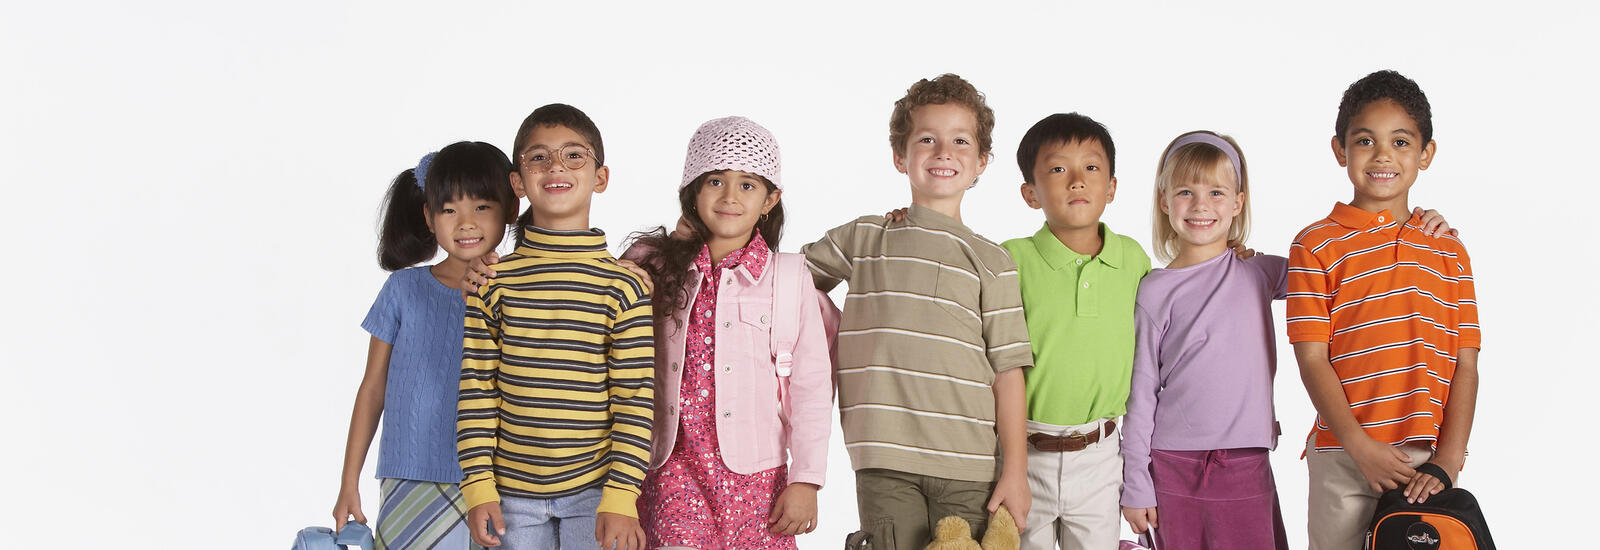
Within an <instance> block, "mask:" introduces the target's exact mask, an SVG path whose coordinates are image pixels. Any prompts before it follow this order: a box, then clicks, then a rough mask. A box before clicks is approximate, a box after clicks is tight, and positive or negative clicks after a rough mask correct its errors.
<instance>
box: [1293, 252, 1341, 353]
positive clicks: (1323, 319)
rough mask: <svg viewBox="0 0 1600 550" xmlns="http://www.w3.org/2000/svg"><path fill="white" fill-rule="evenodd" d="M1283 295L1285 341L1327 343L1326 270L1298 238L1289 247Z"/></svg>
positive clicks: (1330, 297) (1328, 296) (1330, 335)
mask: <svg viewBox="0 0 1600 550" xmlns="http://www.w3.org/2000/svg"><path fill="white" fill-rule="evenodd" d="M1288 265H1289V267H1288V268H1287V270H1286V272H1287V278H1288V280H1287V281H1286V286H1287V288H1286V289H1285V290H1287V292H1286V293H1285V295H1286V296H1287V299H1288V304H1287V305H1286V306H1285V307H1284V311H1285V317H1286V319H1285V323H1284V324H1285V325H1286V327H1287V328H1286V330H1285V332H1286V333H1288V335H1289V342H1291V343H1300V342H1328V341H1330V340H1331V339H1332V338H1333V329H1332V324H1331V323H1330V318H1331V317H1330V316H1331V314H1330V313H1329V310H1330V307H1331V306H1330V304H1331V303H1332V301H1333V290H1332V289H1331V288H1329V284H1328V271H1327V268H1326V267H1324V266H1323V265H1322V260H1321V259H1320V258H1318V257H1317V255H1316V254H1313V253H1312V252H1311V249H1309V248H1307V247H1306V246H1305V245H1304V244H1302V243H1301V242H1300V241H1295V243H1294V244H1292V245H1290V246H1289V263H1288Z"/></svg>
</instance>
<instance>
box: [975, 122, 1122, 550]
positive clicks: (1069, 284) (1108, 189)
mask: <svg viewBox="0 0 1600 550" xmlns="http://www.w3.org/2000/svg"><path fill="white" fill-rule="evenodd" d="M1115 155H1116V146H1115V144H1113V143H1112V141H1111V133H1110V132H1108V131H1107V130H1106V127H1105V126H1103V125H1101V124H1100V123H1098V122H1095V121H1094V120H1093V119H1091V118H1089V117H1086V116H1083V115H1080V114H1077V113H1071V114H1054V115H1050V116H1048V117H1045V118H1044V119H1043V120H1040V121H1039V122H1038V123H1037V124H1034V125H1033V127H1032V128H1030V129H1028V133H1027V134H1026V135H1024V136H1023V137H1022V143H1021V144H1019V145H1018V146H1017V167H1018V168H1019V169H1021V170H1022V174H1023V181H1024V183H1023V184H1022V198H1023V200H1025V201H1027V203H1028V206H1030V207H1032V208H1036V209H1042V210H1044V217H1045V223H1044V227H1043V228H1040V229H1039V232H1038V233H1035V234H1034V235H1033V236H1032V237H1022V238H1018V239H1012V240H1009V241H1006V242H1005V243H1004V244H1003V246H1004V247H1005V248H1006V250H1008V251H1010V252H1011V258H1012V260H1014V261H1015V262H1016V264H1017V269H1018V271H1019V273H1020V277H1019V278H1020V283H1021V286H1022V304H1023V312H1024V315H1025V316H1026V318H1027V324H1028V338H1029V340H1030V341H1031V342H1032V345H1033V367H1032V368H1030V369H1028V370H1027V372H1026V373H1025V374H1026V388H1027V389H1026V392H1027V396H1028V422H1027V427H1028V434H1029V435H1028V443H1029V445H1028V485H1029V488H1030V489H1031V490H1032V493H1033V507H1032V509H1031V510H1030V511H1029V512H1028V519H1027V522H1026V525H1027V527H1026V530H1025V531H1024V533H1023V547H1025V548H1056V547H1057V545H1058V544H1059V545H1060V547H1062V548H1115V547H1116V546H1117V539H1118V536H1119V535H1120V534H1121V527H1122V526H1121V520H1122V515H1121V512H1120V509H1119V508H1118V501H1119V499H1120V498H1121V491H1122V456H1121V454H1120V447H1119V446H1118V443H1117V439H1118V433H1117V425H1116V422H1115V419H1116V417H1118V416H1121V415H1122V414H1123V413H1124V412H1126V410H1127V401H1128V386H1129V380H1130V379H1131V378H1132V376H1133V338H1134V337H1133V309H1134V299H1135V298H1137V296H1138V291H1139V279H1141V278H1143V277H1144V275H1145V273H1148V272H1149V271H1150V257H1149V256H1147V255H1145V253H1144V249H1143V248H1141V247H1140V246H1139V243H1138V242H1135V241H1134V240H1133V239H1131V238H1128V237H1125V236H1123V235H1118V234H1116V233H1112V232H1111V229H1110V228H1108V227H1106V224H1104V223H1101V222H1100V215H1101V214H1102V213H1104V212H1105V209H1106V205H1107V204H1109V203H1110V202H1111V200H1112V199H1113V198H1115V197H1116V193H1117V178H1116V158H1115ZM1068 476H1070V479H1069V477H1068ZM1069 541H1071V542H1069Z"/></svg>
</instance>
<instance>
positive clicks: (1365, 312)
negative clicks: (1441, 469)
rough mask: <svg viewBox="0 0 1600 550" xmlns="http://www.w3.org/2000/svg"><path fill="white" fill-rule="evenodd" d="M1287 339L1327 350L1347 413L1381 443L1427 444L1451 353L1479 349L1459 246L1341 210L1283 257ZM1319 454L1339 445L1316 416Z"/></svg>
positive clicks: (1385, 215) (1384, 217) (1449, 374)
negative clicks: (1285, 259) (1320, 344)
mask: <svg viewBox="0 0 1600 550" xmlns="http://www.w3.org/2000/svg"><path fill="white" fill-rule="evenodd" d="M1287 312H1288V330H1287V332H1288V333H1289V341H1290V342H1294V343H1299V342H1327V343H1328V359H1329V361H1330V362H1331V363H1332V364H1333V371H1334V373H1335V374H1336V375H1338V377H1339V382H1340V384H1342V385H1343V386H1344V395H1345V398H1346V400H1347V401H1349V403H1350V409H1351V412H1353V413H1355V417H1356V421H1357V422H1360V423H1361V427H1362V429H1364V430H1366V433H1367V435H1369V436H1371V437H1372V438H1373V439H1376V440H1378V441H1380V442H1383V443H1388V444H1391V445H1399V444H1402V443H1408V442H1414V441H1418V442H1420V441H1426V442H1429V443H1430V444H1432V443H1433V442H1436V441H1438V439H1439V424H1440V422H1442V421H1443V420H1444V406H1445V403H1446V402H1447V401H1449V399H1450V380H1451V379H1452V378H1453V377H1454V376H1455V370H1456V354H1457V351H1458V350H1460V349H1461V348H1477V347H1479V341H1480V340H1479V331H1478V302H1477V298H1476V294H1475V293H1474V291H1473V281H1472V264H1471V262H1470V261H1469V260H1468V258H1467V250H1466V247H1465V246H1463V245H1462V244H1461V241H1460V240H1459V239H1456V238H1455V237H1454V236H1451V235H1443V236H1439V237H1429V236H1427V235H1424V234H1423V233H1422V227H1421V225H1420V220H1418V219H1417V218H1412V219H1410V220H1407V221H1405V223H1403V224H1402V223H1400V221H1399V220H1396V219H1394V216H1393V215H1392V214H1390V213H1389V211H1387V210H1385V211H1383V212H1377V213H1374V212H1367V211H1365V210H1361V209H1359V208H1356V207H1353V206H1350V205H1347V204H1344V203H1339V204H1335V205H1334V207H1333V213H1331V214H1328V217H1327V218H1323V219H1322V220H1320V221H1318V222H1317V223H1314V224H1312V225H1311V226H1309V227H1307V228H1305V230H1303V231H1301V232H1300V235H1299V236H1297V237H1295V241H1294V244H1293V245H1291V247H1290V249H1289V298H1288V305H1287ZM1311 435H1312V437H1315V438H1316V440H1315V442H1314V444H1313V448H1315V449H1316V450H1317V451H1328V450H1336V449H1339V448H1340V445H1339V441H1338V440H1337V439H1336V438H1334V436H1333V432H1332V431H1330V430H1329V429H1328V426H1327V425H1326V424H1325V423H1324V422H1323V421H1322V418H1321V417H1320V416H1319V417H1318V418H1317V422H1316V425H1315V426H1313V427H1312V430H1311Z"/></svg>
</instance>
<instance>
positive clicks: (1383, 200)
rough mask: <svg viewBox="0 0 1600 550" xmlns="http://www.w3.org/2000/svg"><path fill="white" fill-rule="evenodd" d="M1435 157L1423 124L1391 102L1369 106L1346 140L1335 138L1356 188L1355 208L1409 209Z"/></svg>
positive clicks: (1357, 117)
mask: <svg viewBox="0 0 1600 550" xmlns="http://www.w3.org/2000/svg"><path fill="white" fill-rule="evenodd" d="M1341 138H1343V139H1341ZM1433 151H1434V144H1433V142H1432V141H1429V142H1427V143H1422V131H1421V130H1419V129H1418V128H1417V122H1416V121H1415V120H1414V119H1412V118H1411V115H1409V114H1407V113H1406V110H1405V108H1403V107H1401V106H1400V104H1398V103H1395V102H1393V101H1390V100H1380V101H1374V102H1372V103H1368V104H1367V105H1366V106H1365V107H1362V108H1361V110H1360V111H1359V112H1357V113H1356V114H1355V116H1353V117H1350V130H1349V131H1348V132H1347V133H1346V135H1344V136H1338V137H1334V138H1333V154H1334V157H1335V158H1336V159H1338V161H1339V166H1343V167H1345V170H1346V171H1347V172H1348V173H1349V176H1350V183H1352V184H1354V185H1355V188H1356V198H1355V200H1354V201H1352V205H1354V206H1356V207H1358V208H1366V209H1368V210H1371V209H1372V208H1378V209H1379V210H1382V209H1391V210H1392V209H1393V208H1394V207H1396V206H1398V207H1404V206H1405V205H1406V203H1407V201H1406V199H1407V197H1408V194H1409V192H1410V190H1411V185H1412V184H1413V183H1416V181H1417V173H1418V172H1419V171H1422V170H1427V169H1428V164H1429V163H1431V162H1432V161H1433ZM1358 203H1359V204H1358ZM1368 205H1370V206H1368ZM1396 214H1399V213H1396Z"/></svg>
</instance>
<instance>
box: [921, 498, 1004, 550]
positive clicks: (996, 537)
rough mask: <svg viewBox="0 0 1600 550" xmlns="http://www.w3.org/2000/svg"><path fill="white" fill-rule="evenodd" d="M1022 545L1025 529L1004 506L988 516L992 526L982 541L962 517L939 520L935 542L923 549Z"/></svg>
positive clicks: (1001, 549) (991, 548)
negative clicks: (973, 536) (1020, 529)
mask: <svg viewBox="0 0 1600 550" xmlns="http://www.w3.org/2000/svg"><path fill="white" fill-rule="evenodd" d="M1021 547H1022V532H1021V531H1018V530H1017V520H1016V519H1014V518H1012V517H1011V512H1009V511H1007V510H1006V507H1005V506H1001V507H1000V510H998V511H996V512H995V513H994V516H992V517H990V518H989V528H988V530H986V531H984V533H983V542H982V543H979V542H978V541H975V540H972V526H971V525H970V524H968V523H967V520H965V519H962V518H961V517H960V516H948V517H946V518H944V519H941V520H939V524H938V525H937V526H935V527H934V529H933V542H931V543H928V546H927V547H925V548H923V550H1018V549H1019V548H1021Z"/></svg>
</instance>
